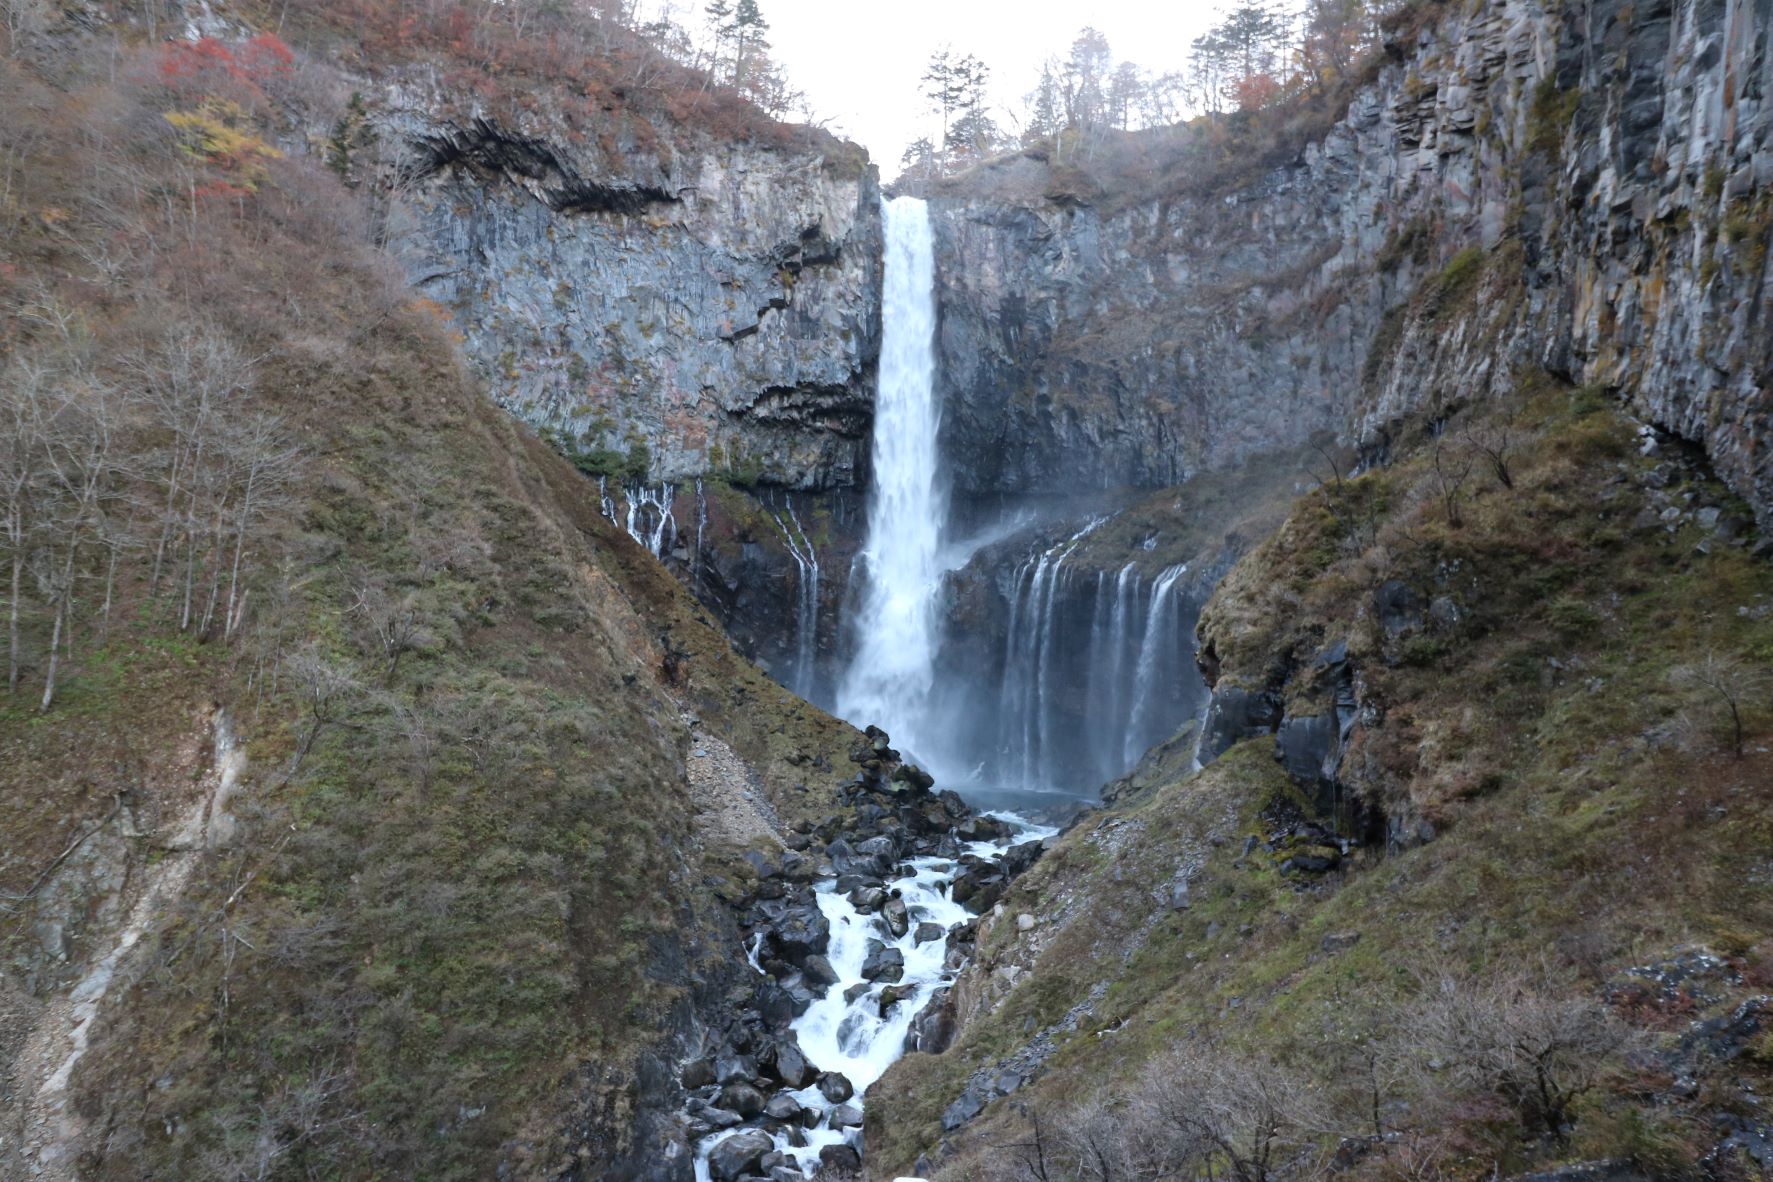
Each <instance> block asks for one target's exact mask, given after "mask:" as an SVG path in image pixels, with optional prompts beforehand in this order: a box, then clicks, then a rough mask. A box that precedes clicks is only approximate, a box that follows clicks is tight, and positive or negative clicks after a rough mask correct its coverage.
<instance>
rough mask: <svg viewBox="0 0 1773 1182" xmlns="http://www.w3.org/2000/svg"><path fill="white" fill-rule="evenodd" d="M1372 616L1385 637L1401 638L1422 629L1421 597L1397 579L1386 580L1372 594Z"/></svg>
mask: <svg viewBox="0 0 1773 1182" xmlns="http://www.w3.org/2000/svg"><path fill="white" fill-rule="evenodd" d="M1373 614H1374V615H1375V616H1377V617H1378V619H1379V626H1380V627H1381V628H1383V629H1385V633H1386V635H1387V636H1401V635H1402V634H1403V633H1405V632H1408V631H1410V630H1411V629H1412V628H1420V627H1422V597H1421V596H1419V595H1417V594H1416V592H1414V591H1412V590H1411V589H1410V588H1409V586H1408V585H1406V584H1404V583H1402V582H1399V581H1398V580H1397V579H1387V580H1386V581H1385V582H1383V583H1381V584H1380V585H1379V589H1378V590H1377V591H1375V592H1373Z"/></svg>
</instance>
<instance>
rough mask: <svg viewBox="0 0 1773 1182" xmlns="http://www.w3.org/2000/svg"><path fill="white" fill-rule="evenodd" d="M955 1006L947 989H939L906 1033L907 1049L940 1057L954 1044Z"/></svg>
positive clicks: (912, 1020) (918, 1013) (912, 1021)
mask: <svg viewBox="0 0 1773 1182" xmlns="http://www.w3.org/2000/svg"><path fill="white" fill-rule="evenodd" d="M954 1034H955V1024H954V1005H953V1002H952V998H951V994H950V992H949V990H947V989H938V990H936V992H935V993H934V994H933V995H932V996H931V997H930V1000H929V1004H928V1005H926V1006H924V1007H923V1009H921V1010H919V1011H918V1012H917V1016H916V1017H914V1018H912V1019H911V1026H910V1028H909V1029H907V1030H906V1032H905V1049H906V1050H907V1051H921V1052H923V1053H924V1054H926V1055H940V1054H941V1053H942V1052H943V1051H945V1050H947V1049H948V1047H949V1046H950V1045H951V1044H952V1043H953V1042H954Z"/></svg>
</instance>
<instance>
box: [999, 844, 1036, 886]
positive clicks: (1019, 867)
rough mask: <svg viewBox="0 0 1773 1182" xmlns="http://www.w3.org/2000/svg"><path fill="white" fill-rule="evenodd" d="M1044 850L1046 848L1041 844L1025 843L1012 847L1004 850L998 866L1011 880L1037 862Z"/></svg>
mask: <svg viewBox="0 0 1773 1182" xmlns="http://www.w3.org/2000/svg"><path fill="white" fill-rule="evenodd" d="M1045 850H1046V846H1045V845H1043V844H1042V843H1041V842H1038V841H1025V842H1023V843H1022V844H1021V845H1013V846H1011V847H1010V848H1009V849H1007V850H1005V851H1004V854H1003V857H1002V858H1001V859H1000V860H999V863H998V864H999V865H1001V866H1002V867H1003V872H1004V873H1005V874H1008V875H1009V876H1011V877H1012V878H1013V877H1015V876H1016V875H1018V874H1021V873H1022V872H1023V871H1025V870H1027V869H1028V868H1029V867H1030V866H1032V865H1034V864H1035V862H1037V861H1039V860H1040V856H1041V854H1042V853H1043V852H1045Z"/></svg>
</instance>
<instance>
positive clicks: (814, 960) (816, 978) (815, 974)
mask: <svg viewBox="0 0 1773 1182" xmlns="http://www.w3.org/2000/svg"><path fill="white" fill-rule="evenodd" d="M800 971H801V972H803V973H805V974H806V979H807V981H808V982H809V983H811V984H813V985H823V986H826V987H827V988H829V987H830V986H832V985H835V984H837V980H838V978H837V970H836V969H834V968H832V967H831V962H830V961H829V960H826V959H825V958H824V957H823V956H821V955H820V954H818V953H814V954H813V955H811V956H809V957H807V958H806V961H805V963H803V964H802V965H801V966H800Z"/></svg>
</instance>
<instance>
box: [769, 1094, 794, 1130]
mask: <svg viewBox="0 0 1773 1182" xmlns="http://www.w3.org/2000/svg"><path fill="white" fill-rule="evenodd" d="M803 1111H804V1109H802V1108H801V1106H800V1101H798V1100H796V1099H795V1098H794V1097H793V1096H790V1095H789V1094H788V1093H786V1092H777V1093H776V1094H775V1095H773V1096H771V1097H770V1102H769V1103H768V1104H765V1105H764V1106H763V1114H764V1115H765V1116H767V1117H769V1118H770V1119H771V1120H779V1121H781V1122H782V1123H783V1124H796V1123H798V1122H799V1120H800V1115H801V1113H802V1112H803Z"/></svg>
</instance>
